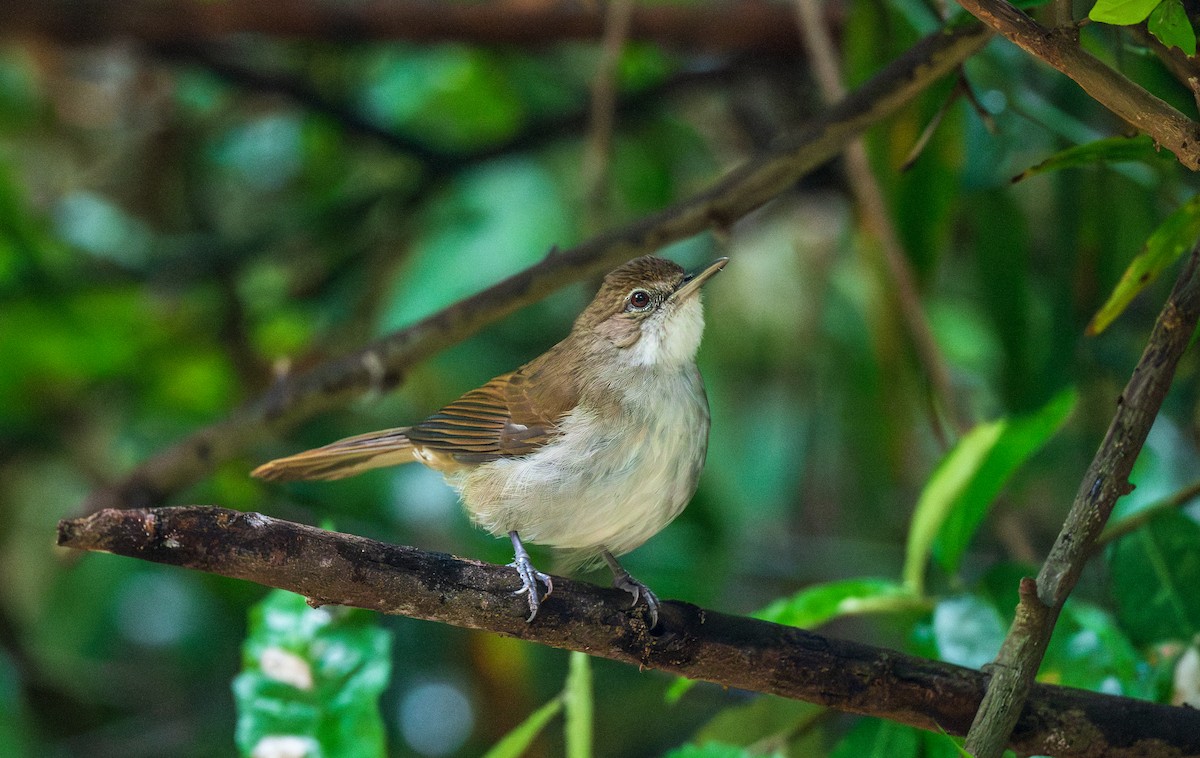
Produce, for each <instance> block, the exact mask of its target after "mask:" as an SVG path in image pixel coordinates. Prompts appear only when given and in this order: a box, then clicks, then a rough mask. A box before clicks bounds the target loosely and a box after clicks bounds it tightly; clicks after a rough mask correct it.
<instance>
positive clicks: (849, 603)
mask: <svg viewBox="0 0 1200 758" xmlns="http://www.w3.org/2000/svg"><path fill="white" fill-rule="evenodd" d="M915 600H916V597H915V596H914V595H913V593H912V592H911V591H910V590H909V589H908V587H906V586H904V585H902V584H897V583H896V582H893V581H891V580H888V579H871V578H867V579H844V580H841V581H836V582H828V583H825V584H817V585H813V586H811V587H806V588H805V589H803V590H801V591H800V592H797V593H796V594H795V595H792V596H791V597H786V598H780V599H779V600H776V601H775V602H773V603H771V604H770V605H768V606H767V607H766V608H763V609H762V610H760V611H758V612H757V613H755V614H754V617H755V618H759V619H762V620H764V621H773V622H775V623H776V624H787V625H788V626H798V627H802V628H805V629H811V628H813V627H816V626H820V625H821V624H824V623H825V622H827V621H829V620H831V619H834V618H837V617H838V616H845V615H850V614H856V613H869V612H872V611H888V610H900V609H908V608H912V607H913V604H914V601H915Z"/></svg>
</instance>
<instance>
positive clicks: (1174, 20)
mask: <svg viewBox="0 0 1200 758" xmlns="http://www.w3.org/2000/svg"><path fill="white" fill-rule="evenodd" d="M1146 28H1148V29H1149V30H1150V33H1151V34H1153V35H1154V36H1155V37H1157V38H1158V41H1159V42H1161V43H1163V44H1164V45H1166V46H1167V47H1168V48H1171V47H1177V48H1179V49H1180V50H1182V51H1183V52H1184V53H1186V54H1188V55H1195V54H1196V30H1195V29H1193V28H1192V22H1191V20H1190V19H1189V18H1188V15H1187V10H1186V9H1185V8H1184V7H1183V3H1182V2H1180V0H1162V2H1161V3H1159V4H1158V7H1157V8H1155V9H1154V10H1153V11H1151V12H1150V21H1149V23H1148V24H1146Z"/></svg>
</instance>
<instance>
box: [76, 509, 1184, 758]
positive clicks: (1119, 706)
mask: <svg viewBox="0 0 1200 758" xmlns="http://www.w3.org/2000/svg"><path fill="white" fill-rule="evenodd" d="M58 542H59V544H60V545H64V546H67V547H72V548H76V549H80V550H99V551H104V552H109V553H115V554H117V555H124V556H129V557H133V558H139V559H142V560H148V561H154V562H157V563H166V564H171V565H176V566H185V567H187V568H191V569H196V570H199V571H208V572H211V573H215V574H220V575H222V576H227V577H234V578H238V579H246V580H249V581H252V582H258V583H259V584H264V585H267V586H270V587H279V588H282V589H286V590H290V591H292V592H296V593H299V594H301V595H304V596H306V597H308V598H309V599H310V600H309V602H310V603H312V604H314V605H320V604H338V605H352V606H357V607H361V608H369V609H372V610H376V611H379V612H382V613H393V614H402V615H405V616H411V617H413V618H421V619H427V620H430V621H438V622H442V623H446V624H452V625H455V626H460V627H466V628H471V629H482V630H486V631H490V632H493V633H496V634H502V635H505V636H508V637H517V638H520V639H524V640H529V641H531V642H537V643H540V644H544V645H550V646H553V647H558V648H566V649H569V650H580V651H584V652H587V653H588V654H590V655H596V656H600V657H604V658H610V659H613V660H617V661H623V662H625V663H629V664H631V665H635V666H639V667H642V668H653V669H660V670H663V671H669V672H673V673H675V674H681V675H683V676H687V677H690V678H693V679H702V680H705V681H711V682H716V683H718V684H720V685H723V686H725V687H734V688H738V689H746V690H753V691H757V692H765V693H771V694H775V695H780V696H783V697H789V698H796V699H801V700H807V701H810V702H814V703H818V704H820V705H825V706H828V707H831V708H837V709H840V710H844V711H849V712H852V713H861V714H867V715H872V716H877V717H880V718H886V719H890V720H893V721H897V722H899V723H904V724H910V725H913V726H917V727H921V728H923V729H939V728H944V729H945V730H946V731H948V732H950V733H952V734H961V733H962V732H963V731H964V730H965V729H966V727H967V724H968V722H969V721H970V718H971V714H972V713H973V712H974V710H975V707H976V706H977V705H978V703H979V698H980V697H981V694H982V692H983V687H984V683H985V680H986V676H985V675H984V674H982V673H980V672H979V671H976V670H973V669H968V668H963V667H960V666H954V665H952V664H948V663H940V662H937V661H930V660H925V659H922V658H917V657H915V656H910V655H906V654H903V653H899V652H896V651H893V650H885V649H881V648H876V647H871V646H868V645H862V644H859V643H856V642H848V641H845V640H838V639H833V638H828V637H822V636H820V635H817V634H813V633H810V632H806V631H804V630H802V629H797V628H795V627H786V626H780V625H777V624H772V623H768V622H765V621H758V620H755V619H750V618H743V617H738V616H728V615H725V614H723V613H718V612H716V611H711V610H706V609H703V608H698V607H696V606H694V605H689V604H687V603H681V602H676V601H667V602H664V603H663V604H662V607H661V609H660V611H659V624H658V626H657V627H656V628H655V630H654V633H651V632H650V631H649V630H648V629H647V628H646V623H645V621H646V618H645V612H644V607H642V606H637V607H636V608H634V609H632V610H630V609H629V596H628V594H627V593H625V592H622V591H620V590H615V589H611V588H600V587H596V586H593V585H590V584H585V583H583V582H578V581H573V580H571V579H567V578H562V577H555V578H554V594H553V595H552V596H550V597H549V598H547V599H546V602H545V603H544V604H543V605H542V608H541V610H540V612H539V613H538V617H537V619H536V620H535V621H534V622H533V623H526V621H525V617H526V615H527V606H526V605H525V604H524V601H523V600H522V599H521V598H520V597H518V596H514V595H513V587H514V586H515V584H516V582H515V576H514V574H513V571H512V569H511V568H508V567H504V566H492V565H488V564H485V563H480V562H477V561H467V560H461V559H458V558H454V557H451V556H448V555H444V554H439V553H427V552H423V551H420V550H417V549H415V548H411V547H401V546H396V545H387V544H384V543H381V542H376V541H374V540H369V539H366V538H363V537H357V536H353V535H347V534H338V533H336V532H327V531H324V530H321V529H317V528H315V527H311V526H305V525H302V524H295V523H291V522H288V521H282V520H278V519H274V518H269V517H267V516H263V515H260V514H257V513H241V512H238V511H231V510H227V509H224V508H215V507H207V506H188V507H181V508H156V509H151V510H106V511H101V512H99V513H97V514H94V515H92V516H90V517H88V518H84V519H76V520H69V521H62V522H60V523H59V536H58ZM1020 724H1021V729H1020V730H1019V731H1018V732H1017V733H1016V734H1015V735H1014V737H1013V740H1012V743H1011V746H1012V748H1013V749H1014V750H1016V751H1017V752H1018V753H1021V754H1032V753H1039V754H1046V753H1052V754H1053V755H1055V756H1060V758H1084V757H1085V756H1086V757H1087V758H1096V757H1098V756H1145V755H1157V756H1179V755H1195V754H1198V753H1200V711H1197V710H1195V709H1192V708H1179V707H1173V706H1167V705H1159V704H1155V703H1150V702H1146V701H1140V700H1134V699H1131V698H1125V697H1117V696H1112V695H1103V694H1100V693H1094V692H1085V691H1083V690H1077V689H1072V688H1068V687H1054V686H1049V685H1038V686H1036V687H1035V688H1034V690H1033V696H1032V698H1031V699H1030V701H1029V703H1028V704H1027V707H1026V708H1025V710H1024V713H1023V716H1022V718H1021V721H1020Z"/></svg>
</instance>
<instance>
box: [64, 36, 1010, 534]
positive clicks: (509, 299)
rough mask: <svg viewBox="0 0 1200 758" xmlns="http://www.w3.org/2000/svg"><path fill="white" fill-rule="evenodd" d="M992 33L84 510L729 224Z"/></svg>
mask: <svg viewBox="0 0 1200 758" xmlns="http://www.w3.org/2000/svg"><path fill="white" fill-rule="evenodd" d="M989 37H990V32H989V31H988V30H986V29H985V28H984V27H982V26H976V25H969V26H961V27H959V28H956V29H953V30H944V31H940V32H936V33H934V34H932V35H930V36H929V37H926V38H925V39H923V40H922V41H920V42H919V43H917V44H916V45H914V46H913V47H912V48H910V49H909V50H908V51H907V52H906V53H905V54H904V55H902V56H901V57H900V58H897V59H896V60H895V61H893V62H892V63H891V64H889V65H888V66H886V67H885V68H884V69H883V70H881V71H880V72H879V73H878V74H876V75H875V76H874V77H872V78H871V79H870V80H868V81H867V82H866V83H865V84H864V85H863V86H862V87H860V88H859V89H858V90H856V91H855V92H854V93H852V94H851V95H850V96H848V97H846V98H845V99H844V100H842V101H841V102H840V103H839V104H838V105H837V106H835V107H833V108H830V109H829V110H827V111H826V112H825V114H824V115H823V116H822V117H821V118H820V119H818V120H817V121H816V122H814V123H813V124H810V125H809V126H808V127H807V128H806V129H805V130H803V131H802V132H801V133H799V134H798V135H796V136H794V137H792V138H790V139H787V140H785V141H783V142H782V143H781V144H780V146H779V147H777V148H775V149H774V150H772V151H770V152H768V153H766V154H764V155H763V156H761V157H759V158H757V159H755V160H752V161H750V162H748V163H746V164H744V165H743V166H741V167H740V168H738V169H735V170H734V171H732V172H730V173H729V174H728V175H726V176H725V177H724V178H723V179H721V180H720V181H718V182H717V183H716V184H714V185H713V186H712V187H710V188H709V189H708V190H706V191H704V192H702V193H700V194H698V195H695V196H693V197H691V198H688V199H686V200H684V201H682V202H679V203H677V204H675V205H673V206H671V207H669V208H666V209H665V210H663V211H660V212H658V213H656V214H653V215H651V216H648V217H646V218H643V219H641V220H639V221H637V222H635V223H633V224H630V225H629V226H626V227H624V228H620V229H616V230H612V231H609V232H606V233H603V234H601V235H598V236H596V237H594V238H592V239H590V240H588V241H586V242H584V243H582V244H580V245H577V246H575V247H573V248H571V249H569V250H566V251H563V252H557V253H554V254H551V255H549V256H547V257H546V259H545V260H543V261H542V262H540V263H538V264H536V265H534V266H532V267H530V268H528V269H526V270H524V271H522V272H520V273H518V274H516V275H514V276H511V277H509V278H508V279H505V280H504V281H502V282H500V283H498V284H496V285H494V286H492V287H490V288H488V289H486V290H484V291H482V292H480V293H478V294H476V295H474V296H472V297H470V298H467V299H465V300H462V301H460V302H458V303H455V304H454V305H452V306H450V307H448V308H446V309H444V310H442V311H440V312H439V313H436V314H434V315H433V316H430V317H429V318H426V319H425V320H423V321H420V322H418V323H416V324H414V325H413V326H411V327H408V328H406V329H402V330H400V331H398V332H394V333H392V334H391V335H389V336H387V337H384V338H382V339H380V340H378V341H376V342H374V343H371V344H369V345H367V346H366V347H365V348H363V349H362V350H359V351H358V352H356V353H352V354H350V355H348V356H345V357H343V358H340V359H337V360H333V361H330V362H328V363H324V364H321V365H319V366H316V367H315V368H313V369H311V370H309V371H306V372H304V373H301V374H295V375H292V376H290V377H286V378H284V379H282V380H281V381H279V382H278V383H276V385H275V386H274V387H272V389H271V390H269V391H268V392H267V393H265V394H264V395H263V396H261V397H258V398H256V399H254V400H251V401H249V402H248V403H246V404H244V405H243V406H241V407H240V408H238V409H237V410H235V411H234V412H233V413H232V414H231V415H230V416H229V417H227V418H226V419H224V420H223V421H219V422H217V423H216V424H213V425H210V426H208V427H205V428H202V429H200V430H198V431H196V432H195V433H193V434H191V435H189V436H188V437H186V438H184V439H183V440H181V441H180V442H178V443H176V444H174V445H172V446H171V447H169V448H167V449H166V450H164V451H162V452H160V453H159V454H157V455H155V456H153V457H152V458H150V459H148V460H146V461H145V462H143V463H142V464H141V465H140V466H138V467H137V468H136V469H135V470H134V471H133V472H132V473H131V474H129V475H128V476H127V477H125V478H124V479H123V480H121V481H119V482H117V483H115V484H113V485H111V486H108V487H104V488H101V489H97V490H95V491H93V492H92V493H91V495H89V497H88V499H87V501H86V503H85V508H86V509H87V510H89V511H95V510H99V509H101V508H108V507H122V506H128V507H143V506H149V505H154V504H157V503H159V502H161V501H162V500H163V499H164V498H166V497H167V496H169V495H170V494H171V493H173V492H176V491H178V490H180V489H182V488H183V487H186V486H188V485H190V484H192V483H194V482H196V481H198V480H199V479H201V478H202V477H203V476H205V475H207V474H208V473H209V472H211V471H212V469H213V468H214V467H215V466H216V465H217V464H218V463H220V462H222V461H226V460H229V459H231V458H233V457H235V456H237V455H239V454H241V453H243V452H244V451H245V450H246V449H248V448H249V447H250V446H251V445H253V444H256V443H258V442H260V441H262V440H264V439H266V438H267V437H268V436H269V435H270V434H271V433H272V432H273V431H278V430H281V429H284V428H286V427H287V426H289V425H290V424H294V423H296V422H298V421H300V420H301V419H304V418H307V417H309V416H312V415H315V414H317V413H319V412H321V411H325V410H329V409H331V408H335V407H338V406H340V405H342V404H343V403H345V402H347V401H349V400H350V399H351V398H353V397H355V396H357V395H358V394H359V393H361V392H363V391H366V390H371V389H376V390H385V389H390V388H393V387H395V386H397V385H398V384H400V382H402V381H403V378H404V374H405V372H406V371H407V370H408V369H409V368H410V367H411V366H412V365H414V364H416V363H418V362H419V361H421V360H423V359H425V358H427V357H429V356H430V355H432V354H433V353H435V352H437V351H438V350H440V349H442V348H444V347H446V346H448V345H452V344H454V343H456V342H458V341H460V340H462V339H464V338H465V337H467V336H468V335H470V334H472V333H474V332H475V331H477V330H478V329H480V328H482V327H483V326H484V325H486V324H488V323H491V322H492V321H495V320H497V319H500V318H503V317H504V316H507V315H508V314H510V313H512V312H514V311H516V310H517V309H519V308H521V307H523V306H525V305H528V304H530V303H533V302H535V301H537V300H539V299H541V298H542V297H545V296H546V295H548V294H550V293H551V292H553V291H554V290H556V289H558V288H560V287H562V286H565V285H567V284H569V283H571V282H574V281H578V280H580V279H583V278H584V277H587V276H592V275H596V274H599V273H602V272H603V271H605V270H606V269H609V268H611V267H613V266H615V265H617V264H619V263H621V262H624V261H626V260H628V259H630V258H633V257H636V256H639V255H644V254H647V253H652V252H655V251H657V250H659V249H660V248H662V247H663V246H665V245H667V244H670V243H672V242H676V241H678V240H682V239H685V238H687V237H690V236H693V235H695V234H699V233H700V232H703V231H705V230H707V229H711V228H714V227H715V228H717V229H720V230H724V229H727V228H728V227H729V226H731V225H732V224H733V223H734V222H735V221H737V220H738V219H740V218H741V217H743V216H745V215H746V214H747V213H749V212H750V211H752V210H754V209H756V208H758V207H760V206H761V205H763V204H764V203H766V202H767V201H769V200H770V199H771V198H773V197H775V196H776V195H778V194H780V193H782V192H785V191H787V190H788V189H790V188H791V187H792V185H794V184H795V182H796V181H797V180H799V179H800V177H802V176H804V175H805V174H806V173H808V172H809V171H811V170H813V169H814V168H816V167H818V166H820V165H821V164H822V163H824V162H826V161H828V160H829V159H830V158H832V157H834V156H835V155H837V154H838V152H839V151H840V150H841V149H842V148H843V147H844V146H845V144H846V142H847V141H848V140H849V139H851V138H852V137H853V136H855V135H856V134H858V133H860V132H861V131H862V130H864V129H866V128H867V127H868V126H870V125H871V124H874V123H876V122H877V121H879V120H881V119H883V118H886V117H887V116H889V115H891V114H892V113H895V112H896V110H898V109H899V108H900V107H902V106H903V105H904V104H906V103H907V102H909V101H910V100H911V99H912V98H913V97H914V96H915V95H916V94H917V93H918V92H920V91H922V90H923V89H924V88H926V87H928V86H929V85H930V84H932V83H933V82H935V81H936V80H937V79H939V78H940V77H941V76H943V75H945V74H947V73H950V72H952V71H953V70H954V69H955V67H956V66H957V65H958V64H959V63H960V62H962V61H963V60H965V59H966V58H967V57H969V56H970V55H971V54H973V53H974V52H976V51H977V50H979V49H980V48H981V47H982V46H983V45H984V43H985V42H986V41H987V40H988V39H989Z"/></svg>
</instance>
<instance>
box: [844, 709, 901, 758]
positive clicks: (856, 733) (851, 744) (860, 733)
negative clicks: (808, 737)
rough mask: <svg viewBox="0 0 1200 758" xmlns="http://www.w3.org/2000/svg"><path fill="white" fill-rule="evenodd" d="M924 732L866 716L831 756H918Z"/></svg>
mask: <svg viewBox="0 0 1200 758" xmlns="http://www.w3.org/2000/svg"><path fill="white" fill-rule="evenodd" d="M921 742H922V739H921V733H920V731H919V730H917V729H915V728H913V727H911V726H904V725H902V724H896V723H894V722H891V721H883V720H881V719H873V718H863V719H859V721H858V723H857V724H855V725H854V727H853V728H852V729H851V730H850V731H849V732H847V734H846V736H845V737H843V738H842V739H841V741H840V742H838V743H837V745H835V746H834V748H833V751H832V752H831V753H830V754H829V756H830V758H910V756H911V758H917V756H919V755H921Z"/></svg>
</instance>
